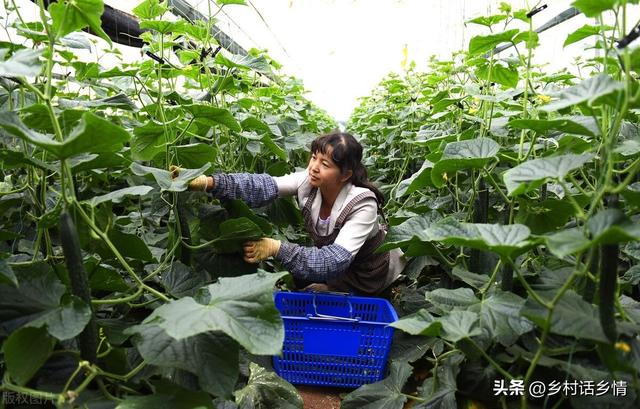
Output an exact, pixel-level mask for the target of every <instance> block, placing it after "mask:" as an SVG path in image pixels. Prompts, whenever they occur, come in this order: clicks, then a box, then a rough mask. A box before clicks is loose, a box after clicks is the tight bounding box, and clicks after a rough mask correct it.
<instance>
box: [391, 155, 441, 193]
mask: <svg viewBox="0 0 640 409" xmlns="http://www.w3.org/2000/svg"><path fill="white" fill-rule="evenodd" d="M432 168H433V163H432V162H431V161H429V160H425V161H424V162H423V163H422V166H421V167H420V170H418V171H417V172H416V173H414V174H413V175H411V177H410V178H408V179H405V180H403V181H402V182H400V184H399V185H398V189H397V190H396V193H395V197H396V199H398V198H400V197H402V196H404V195H410V194H411V193H413V192H415V191H416V190H420V189H422V188H424V187H426V186H430V185H431V169H432Z"/></svg>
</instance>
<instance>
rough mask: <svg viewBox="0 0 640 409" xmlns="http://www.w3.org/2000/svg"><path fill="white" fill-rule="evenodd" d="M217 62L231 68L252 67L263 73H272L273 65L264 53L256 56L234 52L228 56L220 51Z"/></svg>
mask: <svg viewBox="0 0 640 409" xmlns="http://www.w3.org/2000/svg"><path fill="white" fill-rule="evenodd" d="M216 63H218V64H222V65H224V66H226V67H229V68H241V69H245V70H246V69H251V70H254V71H255V72H259V73H261V74H271V65H269V62H268V61H267V59H266V58H265V57H264V56H263V55H261V56H258V57H254V56H251V55H237V54H233V55H230V56H229V57H226V56H224V55H223V54H222V53H218V54H217V55H216Z"/></svg>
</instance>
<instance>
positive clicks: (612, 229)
mask: <svg viewBox="0 0 640 409" xmlns="http://www.w3.org/2000/svg"><path fill="white" fill-rule="evenodd" d="M587 229H588V231H589V233H590V234H591V237H592V240H591V241H592V244H593V245H600V244H616V243H623V242H627V241H636V240H640V224H638V223H637V222H636V223H634V222H632V221H631V220H630V219H629V218H628V217H627V216H626V215H625V214H624V213H623V212H622V211H621V210H620V209H604V210H601V211H599V212H598V213H596V214H595V215H594V216H592V217H591V218H590V219H589V220H588V221H587Z"/></svg>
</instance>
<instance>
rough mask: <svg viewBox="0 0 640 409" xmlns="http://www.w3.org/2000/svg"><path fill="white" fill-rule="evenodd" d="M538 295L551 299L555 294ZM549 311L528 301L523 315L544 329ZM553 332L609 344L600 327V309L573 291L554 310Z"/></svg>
mask: <svg viewBox="0 0 640 409" xmlns="http://www.w3.org/2000/svg"><path fill="white" fill-rule="evenodd" d="M538 294H539V295H540V296H542V297H543V298H546V299H550V298H551V297H553V296H554V295H555V292H550V293H543V292H538ZM548 311H549V310H548V309H547V308H546V307H543V306H542V305H540V304H538V303H537V302H535V301H533V300H531V299H527V302H526V304H525V306H524V308H523V310H522V314H523V315H524V316H525V317H527V318H529V319H531V320H532V321H533V322H535V323H536V325H538V326H539V327H541V328H543V327H544V326H545V325H546V324H545V323H546V321H547V313H548ZM551 332H552V333H554V334H560V335H565V336H570V337H575V338H578V339H585V338H586V339H591V340H594V341H598V342H605V343H607V342H609V340H608V339H607V337H606V336H605V335H604V332H603V331H602V326H601V325H600V318H599V313H598V308H597V307H596V306H594V305H591V304H589V303H587V302H586V301H584V300H583V299H582V297H580V296H579V295H578V294H576V293H575V292H574V291H573V290H568V291H567V292H566V293H565V294H564V295H563V296H562V298H560V301H559V302H558V303H557V304H556V306H555V308H554V309H553V315H552V316H551Z"/></svg>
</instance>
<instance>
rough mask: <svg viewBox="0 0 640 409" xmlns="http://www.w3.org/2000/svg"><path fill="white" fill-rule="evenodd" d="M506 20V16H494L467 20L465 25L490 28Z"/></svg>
mask: <svg viewBox="0 0 640 409" xmlns="http://www.w3.org/2000/svg"><path fill="white" fill-rule="evenodd" d="M506 19H507V16H506V15H504V14H496V15H494V16H482V17H476V18H473V19H471V20H467V21H466V22H465V23H472V24H479V25H482V26H486V27H491V26H492V25H494V24H498V23H499V22H501V21H504V20H506Z"/></svg>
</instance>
